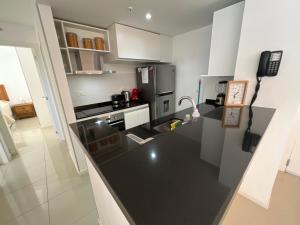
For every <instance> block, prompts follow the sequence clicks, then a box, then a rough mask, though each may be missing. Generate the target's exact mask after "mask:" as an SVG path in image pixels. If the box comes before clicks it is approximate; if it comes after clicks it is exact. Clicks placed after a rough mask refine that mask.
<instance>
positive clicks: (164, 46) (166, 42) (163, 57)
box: [160, 35, 173, 63]
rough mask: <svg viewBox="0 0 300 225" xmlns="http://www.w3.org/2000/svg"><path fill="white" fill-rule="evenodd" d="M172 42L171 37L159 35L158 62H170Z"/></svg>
mask: <svg viewBox="0 0 300 225" xmlns="http://www.w3.org/2000/svg"><path fill="white" fill-rule="evenodd" d="M172 44H173V40H172V38H171V37H169V36H165V35H160V62H163V63H171V62H172Z"/></svg>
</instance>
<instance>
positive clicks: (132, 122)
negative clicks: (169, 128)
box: [124, 107, 150, 130]
mask: <svg viewBox="0 0 300 225" xmlns="http://www.w3.org/2000/svg"><path fill="white" fill-rule="evenodd" d="M124 119H125V129H126V130H127V129H130V128H133V127H136V126H139V125H142V124H144V123H148V122H149V121H150V115H149V107H146V108H143V109H138V110H134V111H131V112H125V113H124Z"/></svg>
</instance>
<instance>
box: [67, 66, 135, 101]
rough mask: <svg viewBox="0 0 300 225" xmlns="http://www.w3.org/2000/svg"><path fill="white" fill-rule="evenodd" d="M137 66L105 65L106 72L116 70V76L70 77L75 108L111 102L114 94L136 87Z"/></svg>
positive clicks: (69, 81)
mask: <svg viewBox="0 0 300 225" xmlns="http://www.w3.org/2000/svg"><path fill="white" fill-rule="evenodd" d="M135 68H136V65H134V64H105V70H108V69H111V70H116V71H117V73H115V74H105V75H81V76H72V75H71V76H68V83H69V87H70V92H71V97H72V101H73V105H74V106H80V105H87V104H93V103H99V102H105V101H111V95H112V94H120V93H121V91H122V90H131V89H132V88H135V87H136V75H135Z"/></svg>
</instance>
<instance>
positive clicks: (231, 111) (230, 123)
mask: <svg viewBox="0 0 300 225" xmlns="http://www.w3.org/2000/svg"><path fill="white" fill-rule="evenodd" d="M224 110H225V111H224V116H223V126H224V127H239V125H240V121H241V120H240V119H241V113H242V108H240V107H232V108H227V107H225V108H224Z"/></svg>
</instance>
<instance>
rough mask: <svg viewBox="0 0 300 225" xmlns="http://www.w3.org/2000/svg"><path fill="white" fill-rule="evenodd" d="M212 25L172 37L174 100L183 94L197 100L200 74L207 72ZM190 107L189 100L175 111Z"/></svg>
mask: <svg viewBox="0 0 300 225" xmlns="http://www.w3.org/2000/svg"><path fill="white" fill-rule="evenodd" d="M211 30H212V26H206V27H204V28H201V29H197V30H193V31H191V32H187V33H184V34H180V35H177V36H175V37H174V38H173V63H174V64H175V65H176V102H177V101H178V100H179V98H180V97H181V96H183V95H189V96H192V97H193V98H194V100H195V101H197V93H198V83H199V80H200V75H201V74H207V72H208V61H209V51H210V39H211ZM188 107H191V104H190V103H189V102H183V104H182V105H181V106H178V105H177V104H176V111H178V110H181V109H184V108H188Z"/></svg>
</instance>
